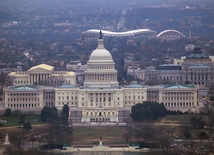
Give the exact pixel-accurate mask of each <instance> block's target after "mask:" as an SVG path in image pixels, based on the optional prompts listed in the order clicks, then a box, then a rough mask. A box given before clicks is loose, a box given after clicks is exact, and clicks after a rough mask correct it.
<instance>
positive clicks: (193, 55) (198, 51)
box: [186, 47, 209, 59]
mask: <svg viewBox="0 0 214 155" xmlns="http://www.w3.org/2000/svg"><path fill="white" fill-rule="evenodd" d="M186 58H187V59H208V58H209V56H207V55H205V54H204V53H203V52H202V51H201V48H200V47H195V48H194V52H193V53H191V54H190V55H188V56H187V57H186Z"/></svg>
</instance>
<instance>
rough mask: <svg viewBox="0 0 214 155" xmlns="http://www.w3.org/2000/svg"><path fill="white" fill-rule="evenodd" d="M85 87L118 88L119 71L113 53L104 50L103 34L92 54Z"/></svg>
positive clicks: (86, 73) (86, 72)
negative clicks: (116, 68)
mask: <svg viewBox="0 0 214 155" xmlns="http://www.w3.org/2000/svg"><path fill="white" fill-rule="evenodd" d="M84 86H87V87H113V86H118V81H117V70H115V63H114V61H113V59H112V55H111V53H110V52H109V51H108V50H106V49H105V48H104V45H103V37H102V32H101V31H100V37H99V39H98V46H97V48H96V49H95V50H94V51H93V52H92V53H91V55H90V58H89V61H88V63H87V69H86V71H85V81H84Z"/></svg>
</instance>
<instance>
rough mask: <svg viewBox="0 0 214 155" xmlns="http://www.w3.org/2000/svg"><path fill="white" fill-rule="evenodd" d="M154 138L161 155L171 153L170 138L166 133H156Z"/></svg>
mask: <svg viewBox="0 0 214 155" xmlns="http://www.w3.org/2000/svg"><path fill="white" fill-rule="evenodd" d="M155 139H156V140H155V141H156V142H157V143H158V145H159V149H160V152H161V153H162V154H163V155H171V153H172V152H171V146H172V143H173V140H172V138H171V137H170V136H169V135H168V134H166V133H161V134H158V135H157V136H156V138H155Z"/></svg>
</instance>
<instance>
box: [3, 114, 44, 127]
mask: <svg viewBox="0 0 214 155" xmlns="http://www.w3.org/2000/svg"><path fill="white" fill-rule="evenodd" d="M0 119H1V120H7V123H3V126H4V127H9V126H18V121H19V116H9V117H5V116H0ZM27 121H29V122H30V123H31V124H32V125H34V124H43V122H42V121H41V120H40V116H26V117H25V122H27Z"/></svg>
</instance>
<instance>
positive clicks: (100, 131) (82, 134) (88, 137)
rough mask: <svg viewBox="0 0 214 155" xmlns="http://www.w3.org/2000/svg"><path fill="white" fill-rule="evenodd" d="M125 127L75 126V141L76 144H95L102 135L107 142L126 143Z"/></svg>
mask: <svg viewBox="0 0 214 155" xmlns="http://www.w3.org/2000/svg"><path fill="white" fill-rule="evenodd" d="M124 128H125V127H119V126H106V127H99V126H98V127H97V126H93V127H90V126H88V127H74V137H73V141H74V143H75V144H95V143H98V141H99V138H100V136H102V139H103V141H104V142H105V144H108V143H111V144H112V143H124V142H125V141H124V139H123V131H124Z"/></svg>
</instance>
